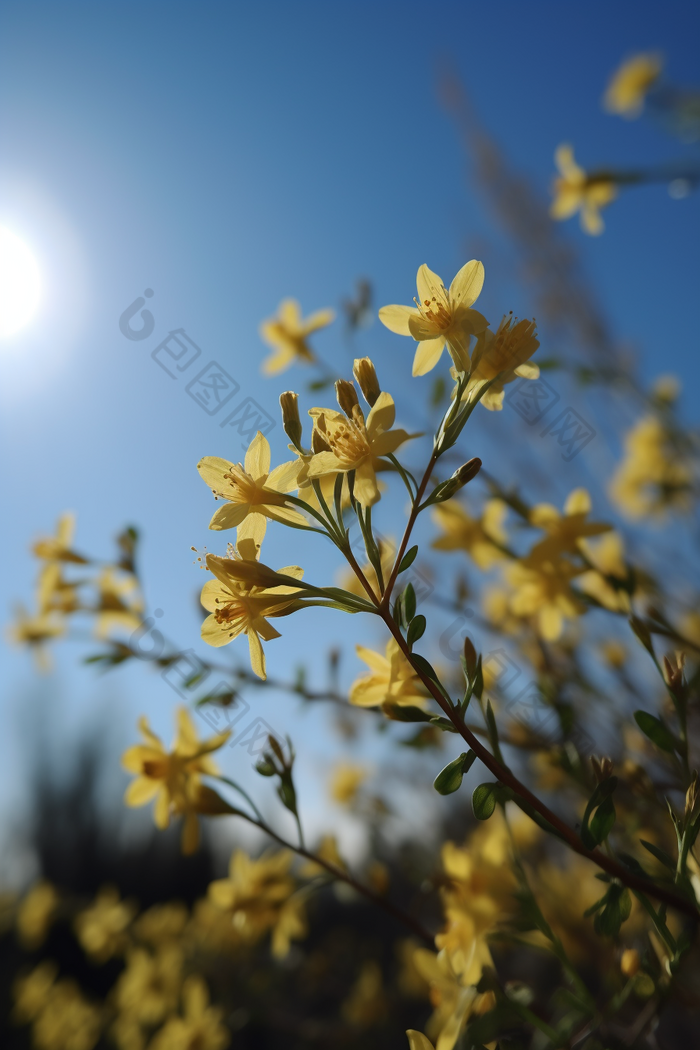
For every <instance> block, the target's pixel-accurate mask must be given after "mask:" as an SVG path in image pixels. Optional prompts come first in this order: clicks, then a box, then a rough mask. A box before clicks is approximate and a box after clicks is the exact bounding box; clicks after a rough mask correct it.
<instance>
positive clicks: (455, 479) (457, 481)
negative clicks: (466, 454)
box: [425, 457, 481, 507]
mask: <svg viewBox="0 0 700 1050" xmlns="http://www.w3.org/2000/svg"><path fill="white" fill-rule="evenodd" d="M480 470H481V460H480V459H477V458H476V457H474V459H470V460H469V462H468V463H463V464H462V466H461V467H458V469H457V470H456V471H455V472H454V474H453V475H452V477H449V478H448V479H447V481H443V483H442V485H438V486H437V488H436V489H435V490H434V491H433V493H432V495H431V496H430V497H429V498H428V500H427V501H426V503H425V506H427V507H429V506H432V505H433V504H434V503H444V502H445V501H446V500H448V499H452V497H453V496H454V494H455V492H459V490H460V489H461V488H463V487H464V485H466V484H467V482H468V481H471V480H472V478H475V477H476V475H477V474H478V473H479V471H480Z"/></svg>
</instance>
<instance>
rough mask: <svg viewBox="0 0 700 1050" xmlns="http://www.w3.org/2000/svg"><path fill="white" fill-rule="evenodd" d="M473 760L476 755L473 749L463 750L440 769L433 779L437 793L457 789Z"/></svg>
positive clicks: (442, 793) (447, 792)
mask: <svg viewBox="0 0 700 1050" xmlns="http://www.w3.org/2000/svg"><path fill="white" fill-rule="evenodd" d="M475 761H476V755H475V754H474V752H473V751H464V752H462V754H461V755H460V756H459V758H455V759H454V761H452V762H449V763H448V764H447V765H446V766H445V768H444V769H441V770H440V772H439V773H438V775H437V776H436V777H435V780H434V781H433V787H434V788H435V790H436V791H437V792H438V794H440V795H451V794H452V792H453V791H457V790H458V788H460V787H461V786H462V778H463V776H464V774H465V773H467V772H468V771H469V770H470V769H471V767H472V765H473V763H474V762H475Z"/></svg>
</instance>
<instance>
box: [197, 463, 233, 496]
mask: <svg viewBox="0 0 700 1050" xmlns="http://www.w3.org/2000/svg"><path fill="white" fill-rule="evenodd" d="M232 466H233V463H231V462H230V461H229V460H228V459H221V457H220V456H204V457H203V458H202V459H200V461H199V463H198V464H197V470H198V471H199V476H200V477H201V478H202V480H203V481H205V482H206V484H207V485H208V486H209V488H210V489H212V490H213V492H214V493H215V494H217V493H219V492H225V491H226V489H228V488H229V483H228V481H226V479H225V478H224V474H227V473H228V472H229V471H230V470H231V467H232Z"/></svg>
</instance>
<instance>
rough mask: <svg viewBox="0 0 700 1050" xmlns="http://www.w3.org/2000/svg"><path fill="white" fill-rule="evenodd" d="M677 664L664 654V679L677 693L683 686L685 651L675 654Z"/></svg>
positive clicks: (672, 690)
mask: <svg viewBox="0 0 700 1050" xmlns="http://www.w3.org/2000/svg"><path fill="white" fill-rule="evenodd" d="M675 661H676V662H675V666H674V664H673V663H672V661H671V660H670V659H669V657H668V656H664V660H663V675H664V680H665V682H666V684H667V686H668V687H669V689H670V690H671V692H672V693H677V692H679V690H681V689H682V687H683V669H684V667H685V653H682V652H677V653H676V654H675Z"/></svg>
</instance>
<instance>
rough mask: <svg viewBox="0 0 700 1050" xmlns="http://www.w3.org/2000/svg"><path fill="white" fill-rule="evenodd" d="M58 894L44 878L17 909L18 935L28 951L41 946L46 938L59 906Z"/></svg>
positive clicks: (33, 887)
mask: <svg viewBox="0 0 700 1050" xmlns="http://www.w3.org/2000/svg"><path fill="white" fill-rule="evenodd" d="M58 902H59V898H58V894H57V893H56V890H55V889H54V888H53V886H52V885H51V883H50V882H46V881H44V880H43V879H42V880H41V881H40V882H37V884H36V885H35V886H32V888H31V890H30V891H29V893H28V894H27V895H26V897H25V898H24V900H23V901H22V903H21V904H20V906H19V908H18V909H17V936H18V937H19V941H20V944H22V945H23V947H25V948H27V949H28V951H34V950H35V949H36V948H39V947H40V946H41V945H42V944H43V943H44V941H45V940H46V935H47V933H48V932H49V929H50V928H51V923H52V921H53V917H54V915H55V913H56V909H57V907H58Z"/></svg>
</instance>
